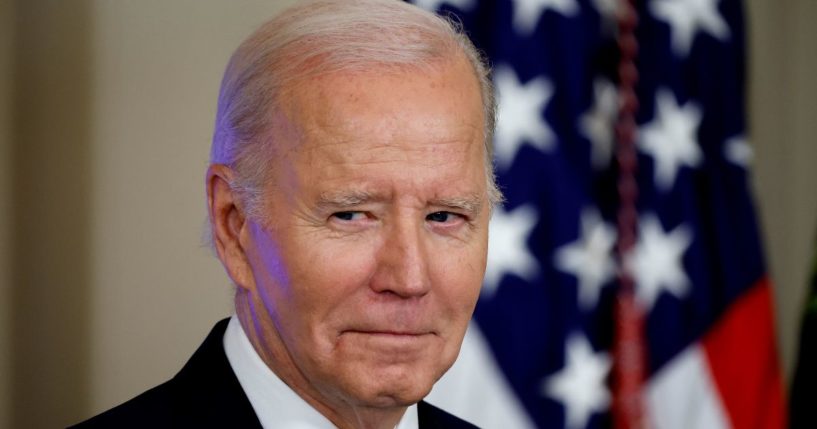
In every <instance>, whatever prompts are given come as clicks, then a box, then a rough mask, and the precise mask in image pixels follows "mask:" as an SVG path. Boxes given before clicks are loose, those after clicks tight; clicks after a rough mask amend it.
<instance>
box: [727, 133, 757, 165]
mask: <svg viewBox="0 0 817 429" xmlns="http://www.w3.org/2000/svg"><path fill="white" fill-rule="evenodd" d="M723 156H724V158H726V160H727V161H729V162H731V163H732V164H735V165H737V166H739V167H742V168H744V169H745V168H749V166H750V165H751V164H752V159H754V157H755V153H754V151H753V150H752V147H751V146H749V142H747V141H746V137H744V136H742V135H741V136H737V137H732V138H731V139H729V140H727V141H726V143H725V144H724V146H723Z"/></svg>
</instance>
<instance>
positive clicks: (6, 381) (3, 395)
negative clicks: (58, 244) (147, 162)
mask: <svg viewBox="0 0 817 429" xmlns="http://www.w3.org/2000/svg"><path fill="white" fill-rule="evenodd" d="M12 6H13V4H12V2H11V0H0V428H7V427H11V415H10V412H11V402H10V399H11V396H10V394H11V380H10V374H11V368H12V363H11V356H12V348H11V347H9V345H10V341H11V326H12V324H11V314H10V312H11V292H10V290H11V275H10V273H9V269H10V264H9V262H10V255H11V236H10V233H11V216H10V213H11V174H10V173H9V168H10V167H11V162H10V158H11V80H12V75H11V71H12V64H13V63H12V57H13V50H12V47H13V46H14V27H13V25H12V24H13V20H12V16H14V13H13V9H12Z"/></svg>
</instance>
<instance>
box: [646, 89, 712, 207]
mask: <svg viewBox="0 0 817 429" xmlns="http://www.w3.org/2000/svg"><path fill="white" fill-rule="evenodd" d="M700 124H701V111H700V109H698V106H697V105H695V104H694V103H692V102H687V103H686V104H684V106H679V105H678V103H677V102H676V101H675V97H674V96H673V95H672V94H671V93H670V92H669V91H667V90H665V89H661V90H659V91H658V93H657V94H656V97H655V116H654V117H653V120H652V122H650V123H648V124H646V125H643V126H642V127H641V130H640V136H639V139H638V146H639V148H641V150H642V151H643V152H645V153H647V154H649V155H651V156H652V158H653V160H654V170H655V185H656V187H657V188H658V189H659V190H661V191H664V192H666V191H669V190H671V189H672V187H673V185H675V178H676V177H677V175H678V169H679V168H681V166H687V167H697V166H699V165H700V164H701V161H702V160H703V155H702V154H701V149H700V147H698V141H697V139H696V136H697V133H698V126H699V125H700Z"/></svg>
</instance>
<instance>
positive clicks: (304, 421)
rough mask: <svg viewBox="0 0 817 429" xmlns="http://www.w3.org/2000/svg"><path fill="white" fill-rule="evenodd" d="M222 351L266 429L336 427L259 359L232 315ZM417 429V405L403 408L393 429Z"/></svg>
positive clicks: (329, 428)
mask: <svg viewBox="0 0 817 429" xmlns="http://www.w3.org/2000/svg"><path fill="white" fill-rule="evenodd" d="M224 352H225V353H226V354H227V360H228V361H230V366H231V367H232V369H233V372H234V373H235V376H236V378H237V379H238V382H239V384H241V388H242V389H243V390H244V393H245V394H246V395H247V398H248V399H249V400H250V404H251V405H252V408H253V410H254V411H255V415H256V416H257V417H258V421H260V422H261V426H263V427H264V428H266V429H333V428H335V425H333V424H332V422H330V421H329V419H327V418H326V417H324V416H323V415H322V414H321V413H319V412H318V411H317V410H316V409H314V408H312V406H311V405H309V403H307V402H306V401H304V399H303V398H301V397H300V396H298V394H297V393H295V391H293V390H292V389H290V387H289V386H287V385H286V383H284V382H283V381H282V380H281V379H280V378H278V376H277V375H276V374H275V373H274V372H272V370H271V369H269V367H268V366H267V365H266V364H265V363H264V361H263V360H261V357H260V356H258V353H257V352H256V351H255V348H253V346H252V344H251V343H250V340H249V338H247V334H246V333H244V329H242V327H241V323H240V322H239V321H238V317H236V316H235V315H233V317H231V318H230V323H229V324H228V325H227V331H226V332H225V333H224ZM418 427H419V421H418V416H417V404H414V405H412V406H410V407H408V408H407V409H406V412H405V414H403V417H402V418H401V419H400V422H399V423H398V424H397V426H396V427H395V429H418Z"/></svg>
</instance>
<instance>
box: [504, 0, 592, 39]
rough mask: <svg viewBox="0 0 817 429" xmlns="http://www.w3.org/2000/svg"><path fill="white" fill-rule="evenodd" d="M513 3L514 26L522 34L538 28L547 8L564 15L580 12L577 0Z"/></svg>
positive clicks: (530, 0) (541, 0) (522, 1)
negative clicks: (537, 25)
mask: <svg viewBox="0 0 817 429" xmlns="http://www.w3.org/2000/svg"><path fill="white" fill-rule="evenodd" d="M513 3H514V7H513V28H514V29H515V30H516V32H517V33H519V34H520V35H522V36H529V35H531V34H532V33H533V31H534V30H536V24H538V23H539V19H540V18H541V17H542V14H544V13H545V11H546V10H547V9H553V10H554V11H556V12H559V13H560V14H562V15H564V16H571V15H576V14H577V13H579V4H578V3H576V0H514V1H513Z"/></svg>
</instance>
